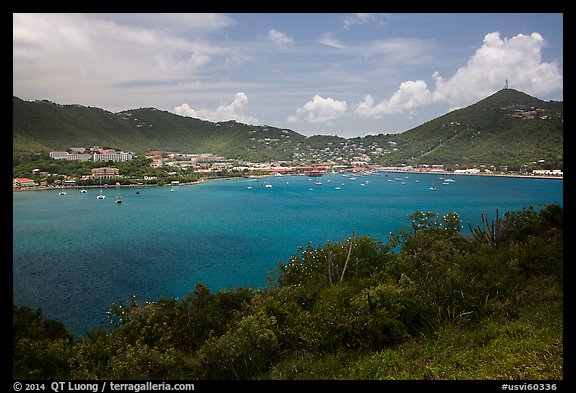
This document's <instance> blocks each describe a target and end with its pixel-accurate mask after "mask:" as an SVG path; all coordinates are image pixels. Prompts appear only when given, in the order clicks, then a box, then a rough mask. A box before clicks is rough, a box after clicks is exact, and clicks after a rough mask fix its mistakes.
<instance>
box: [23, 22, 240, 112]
mask: <svg viewBox="0 0 576 393" xmlns="http://www.w3.org/2000/svg"><path fill="white" fill-rule="evenodd" d="M205 16H206V15H205ZM136 17H137V15H132V16H131V17H129V16H126V17H119V16H117V15H111V16H110V15H102V14H56V13H55V14H50V13H48V14H13V81H14V86H15V89H17V90H18V94H19V95H21V96H23V97H24V98H47V99H51V100H54V101H57V102H63V103H68V102H73V103H82V104H86V105H100V104H102V105H106V106H107V105H110V104H111V103H112V102H114V101H119V100H121V97H122V95H124V96H123V97H122V99H123V100H125V101H128V100H130V101H132V102H133V103H134V104H136V103H139V104H143V105H149V106H156V105H158V102H157V101H156V100H155V101H152V100H151V99H150V97H151V95H155V94H157V93H155V92H153V91H152V92H150V93H151V95H148V96H146V97H147V98H146V99H147V100H148V101H147V102H142V101H140V98H141V97H142V100H145V98H144V95H141V96H138V95H136V94H134V92H133V91H130V90H129V89H127V88H125V86H127V84H129V83H130V82H136V81H142V82H145V83H148V82H160V81H171V80H178V79H186V80H190V79H194V78H195V77H196V75H197V74H199V73H200V72H203V71H204V70H206V66H209V65H210V66H212V65H214V64H216V65H215V66H214V67H226V65H227V64H229V63H236V62H239V61H240V62H241V61H243V60H242V59H243V58H244V57H243V55H242V53H241V52H242V51H241V50H240V49H238V48H233V47H230V46H227V44H225V43H224V44H220V43H214V42H208V41H204V40H203V39H202V35H201V34H200V33H199V31H200V30H202V31H207V32H209V33H211V32H213V31H214V30H215V29H218V28H223V27H225V26H227V25H228V24H229V23H231V22H230V21H229V20H228V19H223V18H221V17H216V16H215V17H207V19H208V21H207V22H206V23H204V24H203V25H202V28H196V30H195V32H196V34H195V35H194V36H192V37H187V36H183V35H180V36H178V35H174V34H172V32H171V31H172V30H171V29H169V28H163V26H159V25H154V26H145V25H144V24H143V23H142V21H139V23H135V21H136V20H137V18H136ZM200 17H201V15H198V16H194V17H188V18H187V19H188V20H196V19H197V18H200ZM181 18H184V17H181ZM169 19H170V18H169V17H168V16H164V17H162V18H159V20H158V21H157V23H166V22H167V21H168V20H169ZM131 21H134V23H130V22H131ZM209 21H212V22H211V23H210V22H209ZM182 25H183V22H182V21H180V26H181V27H180V28H184V27H183V26H182ZM180 28H179V29H180ZM135 85H136V84H132V85H131V86H135ZM80 86H81V88H79V87H80ZM110 88H112V89H114V90H113V92H111V91H110ZM138 101H140V102H138Z"/></svg>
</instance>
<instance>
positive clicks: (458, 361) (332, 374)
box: [267, 279, 563, 380]
mask: <svg viewBox="0 0 576 393" xmlns="http://www.w3.org/2000/svg"><path fill="white" fill-rule="evenodd" d="M540 280H541V279H540ZM534 283H538V285H533V286H532V287H529V289H528V291H527V292H526V293H525V294H524V295H523V297H522V299H519V301H520V302H521V303H522V304H521V305H520V306H518V308H517V309H516V310H515V312H514V315H513V316H512V317H511V316H510V315H495V316H493V317H490V318H488V319H485V320H483V321H482V322H481V323H478V324H475V325H474V326H467V324H466V323H462V322H461V321H459V322H455V323H453V324H450V325H444V326H443V327H442V328H440V330H438V331H437V332H435V333H434V334H432V335H429V336H423V337H421V338H419V339H415V340H412V341H409V342H406V343H404V344H401V345H399V346H396V347H393V348H387V349H384V350H382V351H379V352H370V353H359V352H339V353H331V354H325V355H319V354H317V353H315V354H309V353H299V354H294V356H292V357H290V358H287V359H284V360H282V361H280V362H279V363H277V364H276V365H275V366H274V367H273V369H272V370H271V371H270V373H269V374H268V375H267V378H270V379H332V380H562V379H563V298H562V291H561V289H559V288H558V287H557V286H555V285H552V283H550V282H548V284H549V285H546V282H545V283H542V281H536V280H535V281H534Z"/></svg>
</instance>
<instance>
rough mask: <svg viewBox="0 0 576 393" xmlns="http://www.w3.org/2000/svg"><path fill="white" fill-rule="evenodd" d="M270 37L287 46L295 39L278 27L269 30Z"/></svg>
mask: <svg viewBox="0 0 576 393" xmlns="http://www.w3.org/2000/svg"><path fill="white" fill-rule="evenodd" d="M268 38H269V39H270V40H272V41H273V42H275V43H276V44H277V45H279V46H287V45H290V44H291V43H292V42H293V41H294V40H293V39H292V38H291V37H288V36H287V35H286V34H284V33H282V32H281V31H278V30H276V29H270V31H269V32H268Z"/></svg>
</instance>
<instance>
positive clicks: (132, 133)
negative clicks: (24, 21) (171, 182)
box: [12, 97, 305, 161]
mask: <svg viewBox="0 0 576 393" xmlns="http://www.w3.org/2000/svg"><path fill="white" fill-rule="evenodd" d="M12 131H13V133H12V141H13V153H14V154H17V153H22V152H40V151H45V152H47V151H50V150H63V149H67V148H70V147H74V146H100V147H114V148H117V149H122V150H126V151H133V152H135V153H137V154H142V153H145V152H147V151H149V150H170V151H177V152H186V153H214V154H220V155H224V156H226V157H229V158H242V159H250V160H255V161H262V160H269V159H274V160H289V159H291V158H292V151H293V150H294V147H295V146H296V145H297V144H298V143H299V142H301V141H302V140H304V139H305V137H304V136H302V135H300V134H298V133H296V132H294V131H291V130H285V129H279V128H275V127H270V126H251V125H247V124H242V123H238V122H235V121H226V122H219V123H212V122H208V121H203V120H199V119H194V118H190V117H182V116H178V115H175V114H172V113H169V112H166V111H160V110H158V109H155V108H141V109H134V110H130V111H124V112H119V113H111V112H108V111H105V110H102V109H98V108H91V107H83V106H79V105H60V104H56V103H53V102H49V101H34V102H27V101H23V100H21V99H19V98H17V97H13V126H12Z"/></svg>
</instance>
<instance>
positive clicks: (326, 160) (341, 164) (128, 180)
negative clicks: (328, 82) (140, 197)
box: [13, 142, 563, 190]
mask: <svg viewBox="0 0 576 393" xmlns="http://www.w3.org/2000/svg"><path fill="white" fill-rule="evenodd" d="M392 148H393V146H392ZM374 149H376V150H375V151H374V152H371V153H377V154H382V148H380V147H374ZM368 153H369V152H367V151H366V147H365V146H361V147H358V146H356V144H348V143H347V142H346V144H344V143H342V146H338V147H336V148H332V149H331V148H324V149H318V150H314V149H310V150H309V151H308V152H307V154H306V155H304V153H302V156H296V157H295V158H294V159H293V160H291V161H271V162H265V163H262V162H250V161H244V160H238V159H229V158H226V157H222V156H219V155H216V154H212V153H203V154H192V153H190V154H187V153H177V152H171V151H164V150H153V151H149V152H148V153H146V154H145V155H144V157H142V158H143V159H145V160H146V162H147V163H148V164H147V165H149V167H150V168H155V169H156V172H151V174H148V175H142V176H137V175H135V174H134V173H130V171H125V172H124V173H123V172H122V171H121V170H120V168H119V166H120V165H115V164H116V163H124V162H129V161H132V160H134V159H139V158H140V157H138V156H137V155H136V154H134V153H133V152H123V151H119V150H116V149H101V148H98V147H90V148H84V147H71V148H69V149H67V150H64V151H51V152H50V153H49V157H50V158H51V159H53V160H66V161H92V162H93V163H98V162H101V163H102V164H103V165H102V166H96V165H95V167H93V168H92V169H91V171H90V173H89V174H84V175H81V176H73V175H64V174H57V173H50V172H49V171H47V170H43V169H41V168H34V169H33V170H32V171H31V173H30V177H24V176H23V177H14V178H13V190H23V189H34V188H36V189H49V188H53V187H79V186H86V185H94V182H100V184H101V183H102V181H103V180H104V181H105V182H106V184H109V182H110V181H112V182H114V184H115V185H118V186H119V185H134V184H136V185H142V184H152V185H161V184H172V185H174V184H186V183H192V182H197V181H203V180H207V179H211V178H222V177H239V176H246V177H248V176H283V175H308V176H322V175H323V174H325V173H334V172H337V173H346V172H353V173H362V174H371V173H375V172H402V173H435V174H456V175H489V176H532V177H545V178H563V171H562V170H560V169H532V170H525V171H521V172H512V171H508V168H507V167H506V166H502V167H499V168H496V167H495V166H494V165H482V164H480V165H477V166H472V167H466V168H459V167H458V168H446V167H445V166H444V165H443V164H432V165H427V164H420V165H406V164H399V165H394V166H382V165H376V164H373V163H371V159H370V157H371V154H368ZM542 163H543V160H540V161H537V162H534V163H533V164H542ZM190 175H192V177H191V176H190ZM190 179H194V181H190Z"/></svg>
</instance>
